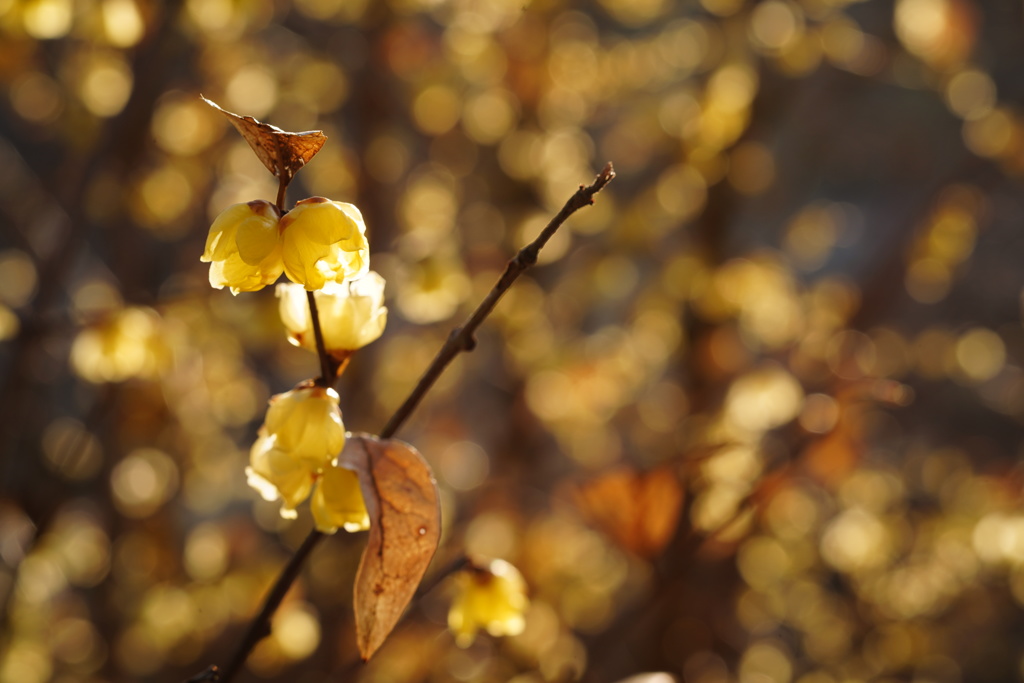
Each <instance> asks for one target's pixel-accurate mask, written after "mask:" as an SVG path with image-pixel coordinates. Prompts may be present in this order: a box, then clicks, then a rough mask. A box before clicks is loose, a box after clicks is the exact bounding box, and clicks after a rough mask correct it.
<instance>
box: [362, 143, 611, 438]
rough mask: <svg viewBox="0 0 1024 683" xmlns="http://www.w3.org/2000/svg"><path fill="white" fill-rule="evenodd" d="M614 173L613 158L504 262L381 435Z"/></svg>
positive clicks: (396, 424)
mask: <svg viewBox="0 0 1024 683" xmlns="http://www.w3.org/2000/svg"><path fill="white" fill-rule="evenodd" d="M614 177H615V170H614V169H613V168H612V164H611V162H608V163H607V164H605V167H604V168H603V169H602V170H601V172H600V173H598V174H597V177H596V178H594V182H593V183H591V184H590V185H588V186H586V187H584V186H583V185H580V189H578V190H577V191H576V194H574V195H573V196H572V197H570V198H569V201H567V202H566V203H565V206H563V207H562V210H561V211H559V212H558V213H557V214H556V215H555V217H554V218H552V219H551V221H550V222H549V223H548V224H547V225H546V226H544V229H543V230H542V231H541V233H540V235H538V236H537V239H535V240H534V241H532V242H530V243H529V244H527V245H526V246H525V247H523V248H522V249H520V250H519V253H518V254H516V255H515V257H514V258H513V259H512V260H510V261H509V262H508V264H507V265H506V266H505V272H504V273H502V275H501V277H500V278H499V279H498V282H497V283H496V284H495V285H494V287H492V288H491V291H490V292H489V293H488V294H487V296H486V297H485V298H484V300H483V301H481V302H480V305H479V306H477V307H476V310H475V311H473V314H472V315H471V316H469V320H467V321H466V323H465V324H464V325H463V326H462V327H457V328H455V329H454V330H452V333H451V334H450V335H448V341H446V342H445V344H444V346H442V347H441V350H440V351H438V352H437V355H436V356H435V357H434V360H433V362H431V364H430V367H428V368H427V370H426V372H424V373H423V377H421V378H420V381H419V382H418V383H417V384H416V386H415V388H413V390H412V393H411V394H409V397H408V398H407V399H405V403H403V404H402V405H401V406H399V408H398V410H396V411H395V414H394V415H392V416H391V419H390V420H388V423H387V424H386V425H384V429H383V430H381V433H380V437H381V438H382V439H387V438H390V437H392V436H394V434H395V433H396V432H397V431H398V430H399V428H401V426H402V424H404V423H405V421H406V420H407V419H408V418H409V416H410V415H411V414H412V412H413V411H414V410H416V406H418V405H419V403H420V401H421V400H422V399H423V397H424V396H425V395H426V394H427V392H428V391H430V388H431V387H432V386H433V385H434V382H436V381H437V378H438V377H440V376H441V373H442V372H444V370H445V368H447V367H448V364H449V363H451V362H452V361H453V360H454V359H455V357H456V356H458V355H459V354H460V353H462V352H463V351H472V350H473V347H474V346H476V339H475V337H474V335H475V333H476V330H477V328H478V327H480V324H481V323H482V322H483V321H484V320H485V319H486V318H487V316H488V315H490V314H491V311H492V310H494V306H495V305H496V304H497V303H498V299H500V298H501V297H502V295H503V294H504V293H505V292H507V291H508V289H509V288H510V287H511V286H512V283H513V282H515V281H516V279H517V278H518V277H519V276H520V275H522V273H523V272H524V271H525V270H526V269H528V268H530V267H531V266H533V265H534V264H535V263H537V255H538V254H539V253H540V250H541V249H542V248H543V247H544V245H545V244H547V243H548V240H550V239H551V237H552V236H553V235H554V234H555V232H556V231H557V230H558V228H560V227H561V225H562V223H565V221H566V219H568V218H569V216H571V215H572V214H574V213H576V212H577V211H578V210H580V209H582V208H583V207H584V206H590V205H591V204H593V203H594V195H595V194H597V193H598V192H600V191H601V190H602V189H603V188H604V186H605V185H607V184H608V183H609V182H610V181H611V179H612V178H614Z"/></svg>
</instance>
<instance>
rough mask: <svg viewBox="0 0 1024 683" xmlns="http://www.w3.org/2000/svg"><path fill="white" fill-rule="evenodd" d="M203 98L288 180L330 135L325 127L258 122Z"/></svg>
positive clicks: (257, 154)
mask: <svg viewBox="0 0 1024 683" xmlns="http://www.w3.org/2000/svg"><path fill="white" fill-rule="evenodd" d="M200 97H202V95H200ZM202 99H203V101H204V102H206V103H207V104H208V105H210V106H211V107H213V108H214V109H216V110H217V111H219V112H220V113H222V114H224V116H226V117H227V118H228V121H230V122H231V124H232V125H233V126H234V127H235V128H236V129H237V130H238V132H239V133H241V134H242V137H243V138H245V141H246V142H248V143H249V146H250V147H252V151H254V152H256V156H257V157H259V159H260V161H262V162H263V165H264V166H266V167H267V170H269V171H270V172H271V173H273V174H274V176H275V177H277V178H279V179H283V180H284V181H285V182H288V181H290V180H291V179H292V178H294V177H295V174H296V173H298V171H299V169H300V168H302V167H303V166H305V165H306V164H307V163H309V160H310V159H312V158H313V156H314V155H315V154H316V153H317V152H319V151H320V148H321V147H323V146H324V143H325V142H327V136H326V135H324V132H323V131H322V130H307V131H304V132H301V133H289V132H287V131H284V130H281V129H280V128H278V127H277V126H272V125H270V124H269V123H262V122H260V121H257V120H256V119H254V118H253V117H251V116H239V115H238V114H234V113H232V112H230V111H228V110H226V109H224V108H223V107H221V106H220V105H218V104H217V103H216V102H213V101H211V100H208V99H206V98H205V97H203V98H202Z"/></svg>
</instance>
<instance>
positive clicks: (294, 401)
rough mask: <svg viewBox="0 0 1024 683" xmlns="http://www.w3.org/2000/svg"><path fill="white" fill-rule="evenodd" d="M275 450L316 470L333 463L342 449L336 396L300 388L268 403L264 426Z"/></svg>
mask: <svg viewBox="0 0 1024 683" xmlns="http://www.w3.org/2000/svg"><path fill="white" fill-rule="evenodd" d="M264 427H265V429H266V431H267V435H268V436H271V437H273V438H274V439H275V444H274V447H275V448H277V449H280V450H282V451H284V452H285V453H287V454H288V455H289V457H291V458H293V459H295V460H298V461H302V462H304V463H305V466H306V467H308V468H313V469H318V468H321V467H326V466H327V465H329V464H331V463H333V462H334V460H335V458H337V457H338V453H340V452H341V449H342V448H344V446H345V425H344V424H343V423H342V421H341V409H340V408H339V407H338V393H337V392H336V391H334V389H329V388H325V387H319V386H300V387H298V388H296V389H293V390H291V391H286V392H284V393H283V394H278V395H277V396H274V397H273V398H271V399H270V408H268V409H267V417H266V420H265V422H264Z"/></svg>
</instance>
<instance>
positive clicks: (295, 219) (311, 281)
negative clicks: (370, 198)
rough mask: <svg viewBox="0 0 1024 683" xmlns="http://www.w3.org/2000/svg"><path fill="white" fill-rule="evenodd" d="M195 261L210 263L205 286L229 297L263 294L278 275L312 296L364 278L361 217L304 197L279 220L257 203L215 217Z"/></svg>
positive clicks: (366, 253)
mask: <svg viewBox="0 0 1024 683" xmlns="http://www.w3.org/2000/svg"><path fill="white" fill-rule="evenodd" d="M200 260H201V261H203V262H208V263H210V284H211V285H212V286H214V287H216V288H217V289H222V288H224V287H230V288H231V292H232V293H233V294H238V293H239V292H255V291H257V290H260V289H263V288H264V287H266V286H267V285H270V284H273V283H274V282H275V281H276V280H277V278H279V277H280V276H281V273H282V272H283V273H285V274H286V275H287V276H288V278H289V279H290V280H291V281H292V282H296V283H298V284H300V285H303V286H304V287H305V288H306V289H308V290H310V291H313V290H317V289H320V288H322V287H323V286H324V285H325V284H326V283H327V282H329V281H332V280H337V281H339V282H342V281H345V280H349V279H353V278H358V277H360V276H362V275H364V274H365V273H366V272H367V270H368V269H369V267H370V250H369V244H368V243H367V241H366V225H365V224H364V223H363V217H362V214H360V213H359V209H357V208H356V207H354V206H353V205H351V204H346V203H344V202H334V201H331V200H329V199H325V198H324V197H310V198H309V199H303V200H302V201H300V202H298V204H296V206H295V208H294V209H292V210H291V211H290V212H288V213H287V214H286V215H285V216H284V217H283V218H282V217H281V216H280V214H279V212H278V210H277V207H275V206H274V205H273V204H271V203H270V202H267V201H263V200H257V201H252V202H248V203H246V204H235V205H233V206H230V207H228V208H227V209H225V210H224V211H223V212H222V213H221V214H220V215H219V216H217V218H216V220H214V222H213V225H212V226H211V227H210V234H209V235H208V236H207V238H206V249H205V250H204V251H203V255H202V257H201V259H200Z"/></svg>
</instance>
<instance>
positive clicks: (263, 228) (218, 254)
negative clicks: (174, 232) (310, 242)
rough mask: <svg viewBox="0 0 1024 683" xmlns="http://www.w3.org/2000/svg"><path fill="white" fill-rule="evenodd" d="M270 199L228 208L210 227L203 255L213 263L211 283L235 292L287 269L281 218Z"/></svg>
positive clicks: (265, 282) (260, 286) (260, 284)
mask: <svg viewBox="0 0 1024 683" xmlns="http://www.w3.org/2000/svg"><path fill="white" fill-rule="evenodd" d="M279 218H280V214H279V213H278V211H277V207H275V206H274V205H273V204H271V203H270V202H266V201H263V200H257V201H253V202H249V203H247V204H235V205H234V206H229V207H228V208H227V209H225V210H224V211H223V212H222V213H221V214H220V215H219V216H217V218H216V220H214V221H213V225H212V226H211V227H210V234H209V235H208V236H207V238H206V250H205V251H203V255H202V257H201V258H200V260H201V261H204V262H209V263H210V284H211V285H212V286H214V287H216V288H217V289H223V288H224V287H230V288H231V293H232V294H238V293H239V292H255V291H257V290H259V289H263V288H264V287H265V286H267V285H269V284H273V283H274V281H275V280H277V278H279V277H280V276H281V273H282V271H284V263H283V262H282V259H281V254H282V249H281V242H280V239H279V230H278V219H279Z"/></svg>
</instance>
